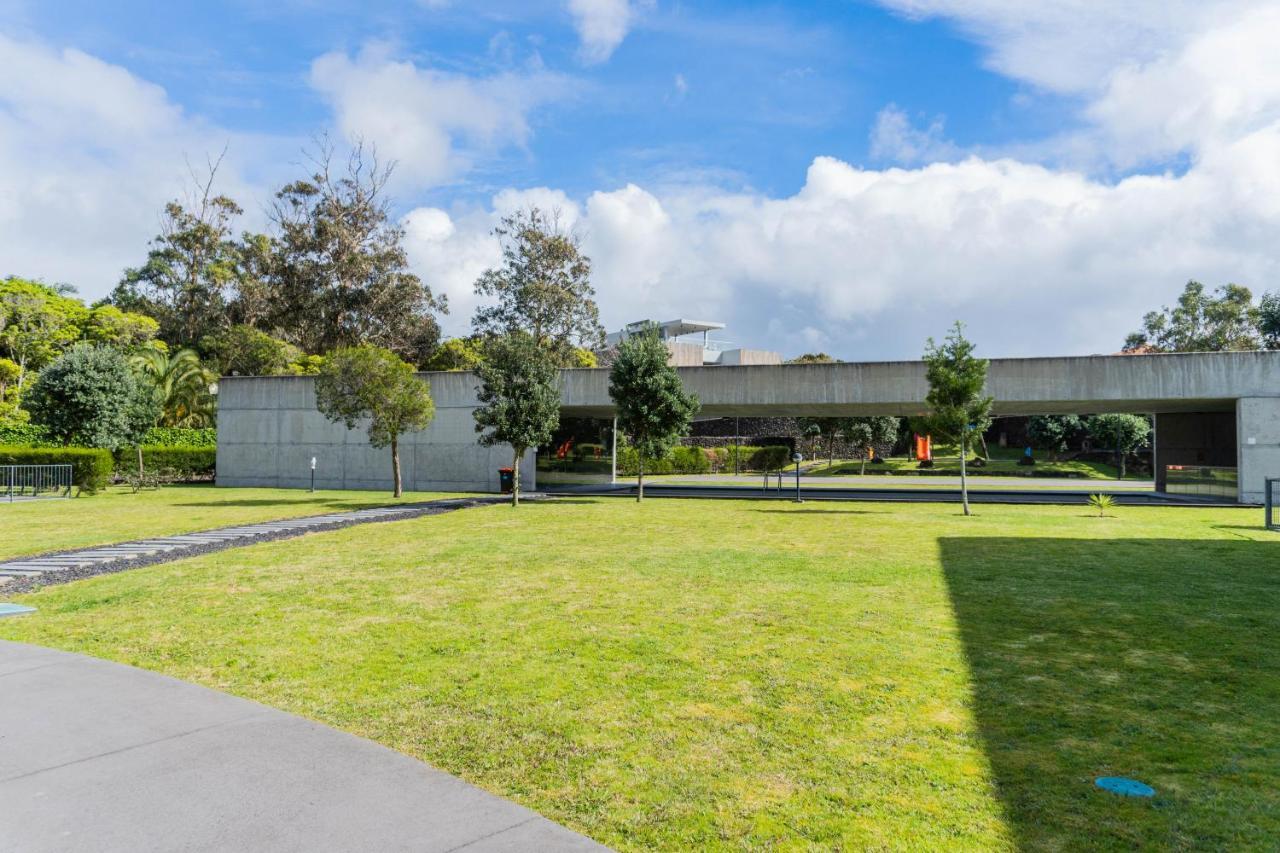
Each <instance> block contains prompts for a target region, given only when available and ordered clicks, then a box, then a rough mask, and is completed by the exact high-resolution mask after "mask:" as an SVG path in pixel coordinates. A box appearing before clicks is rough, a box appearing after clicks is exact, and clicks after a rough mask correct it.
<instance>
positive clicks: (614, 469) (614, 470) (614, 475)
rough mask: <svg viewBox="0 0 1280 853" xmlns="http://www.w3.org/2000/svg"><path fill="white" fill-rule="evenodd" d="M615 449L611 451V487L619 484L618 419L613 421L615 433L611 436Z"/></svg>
mask: <svg viewBox="0 0 1280 853" xmlns="http://www.w3.org/2000/svg"><path fill="white" fill-rule="evenodd" d="M611 438H612V443H613V448H612V449H611V450H610V451H609V485H611V486H612V485H614V484H615V483H617V482H618V419H617V418H616V417H615V418H614V419H613V433H612V435H611Z"/></svg>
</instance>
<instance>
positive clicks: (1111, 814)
mask: <svg viewBox="0 0 1280 853" xmlns="http://www.w3.org/2000/svg"><path fill="white" fill-rule="evenodd" d="M939 547H940V552H941V559H942V565H943V570H944V573H945V576H946V582H947V587H948V592H949V594H950V598H951V602H952V607H953V610H954V613H955V616H956V619H957V623H958V627H959V631H960V636H961V640H962V642H963V646H964V651H965V656H966V658H967V662H968V666H969V669H970V678H971V683H972V688H973V700H974V716H975V719H976V723H977V726H978V729H979V731H980V734H981V737H982V740H983V746H984V749H985V752H986V755H987V757H988V760H989V762H990V765H991V769H992V772H993V776H994V780H995V784H996V791H997V794H998V795H999V797H1000V799H1001V801H1002V804H1003V806H1004V809H1005V812H1006V817H1007V819H1008V821H1009V824H1010V826H1011V827H1012V828H1013V831H1014V834H1015V837H1016V840H1017V844H1018V846H1019V847H1020V848H1022V849H1037V850H1039V849H1062V850H1067V849H1081V848H1086V847H1087V848H1089V849H1099V848H1101V849H1116V848H1125V849H1134V848H1144V849H1145V848H1160V849H1166V848H1182V849H1187V848H1190V849H1202V848H1208V849H1225V848H1235V849H1240V848H1253V849H1257V848H1265V847H1269V846H1270V845H1271V844H1273V843H1274V841H1275V839H1276V838H1280V710H1277V709H1278V708H1280V543H1267V542H1251V541H1244V540H1239V539H1232V540H1164V539H1124V540H1100V539H1047V538H1046V539H1020V538H943V539H940V540H939ZM1098 776H1129V777H1133V778H1137V779H1139V780H1141V781H1143V782H1146V783H1148V784H1150V785H1152V786H1154V787H1155V789H1156V791H1157V795H1156V797H1155V799H1154V800H1142V799H1133V798H1124V797H1119V796H1117V795H1115V794H1110V793H1107V792H1104V791H1102V790H1099V789H1097V788H1096V787H1094V785H1093V780H1094V779H1095V778H1096V777H1098Z"/></svg>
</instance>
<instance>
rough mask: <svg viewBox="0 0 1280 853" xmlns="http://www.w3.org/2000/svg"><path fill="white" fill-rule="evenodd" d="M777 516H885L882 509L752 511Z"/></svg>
mask: <svg viewBox="0 0 1280 853" xmlns="http://www.w3.org/2000/svg"><path fill="white" fill-rule="evenodd" d="M752 512H771V513H775V514H777V515H885V514H886V513H885V511H884V510H882V509H753V510H752Z"/></svg>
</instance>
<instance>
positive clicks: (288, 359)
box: [200, 325, 303, 376]
mask: <svg viewBox="0 0 1280 853" xmlns="http://www.w3.org/2000/svg"><path fill="white" fill-rule="evenodd" d="M200 352H202V353H203V354H204V355H205V357H206V358H208V359H209V361H210V362H211V363H212V364H213V365H214V369H215V370H217V372H218V373H220V374H222V375H223V376H232V375H234V376H278V375H280V374H282V373H288V372H289V366H290V365H291V364H296V363H298V362H299V361H300V360H301V359H302V357H303V353H302V350H300V349H298V348H297V347H295V346H294V345H293V344H291V343H288V342H287V341H282V340H280V339H279V338H273V337H271V335H268V334H267V333H266V332H263V331H259V330H258V329H255V328H253V327H252V326H245V325H236V326H230V327H228V328H226V329H223V330H221V331H219V332H216V333H214V334H212V335H208V336H207V337H204V338H202V339H201V340H200Z"/></svg>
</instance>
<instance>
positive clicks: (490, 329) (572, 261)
mask: <svg viewBox="0 0 1280 853" xmlns="http://www.w3.org/2000/svg"><path fill="white" fill-rule="evenodd" d="M493 233H494V234H495V235H496V236H497V237H498V238H499V239H500V240H501V241H502V266H501V267H498V268H496V269H488V270H485V271H484V273H483V274H481V276H480V278H478V279H477V280H476V293H477V294H478V295H480V296H481V297H485V298H487V299H496V300H497V304H495V305H482V306H481V307H480V308H478V309H477V310H476V313H475V316H474V317H473V318H472V320H471V327H472V329H473V330H475V332H476V333H477V334H480V335H483V336H486V337H493V336H500V335H504V334H508V333H510V332H515V331H523V332H526V333H528V334H529V335H531V336H532V337H533V339H534V340H535V341H536V342H537V343H538V345H539V346H541V347H543V348H544V349H546V350H547V351H548V352H550V353H552V355H553V356H554V357H555V359H556V362H557V364H559V365H561V366H564V367H571V366H576V365H575V364H574V361H575V356H574V355H573V350H574V348H576V347H586V348H595V347H599V346H601V345H602V344H603V343H604V329H603V328H602V327H601V325H600V314H599V310H598V309H597V308H596V303H595V299H594V297H595V290H593V289H592V287H591V280H590V279H591V259H590V258H588V257H587V256H585V255H583V254H582V251H581V248H580V247H579V245H578V240H577V238H576V237H574V236H573V235H571V234H568V233H566V232H564V231H563V230H562V229H561V228H560V226H559V222H558V220H557V218H556V217H555V215H552V216H547V215H546V214H544V213H543V212H542V211H540V210H539V209H538V208H536V207H532V208H529V209H528V210H522V211H520V212H518V213H515V214H512V215H511V216H508V217H506V218H504V219H503V220H502V224H501V225H499V226H498V227H497V228H495V229H494V231H493Z"/></svg>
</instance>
